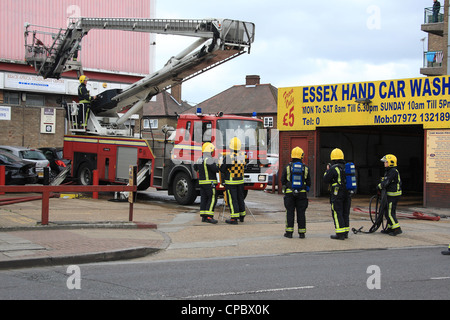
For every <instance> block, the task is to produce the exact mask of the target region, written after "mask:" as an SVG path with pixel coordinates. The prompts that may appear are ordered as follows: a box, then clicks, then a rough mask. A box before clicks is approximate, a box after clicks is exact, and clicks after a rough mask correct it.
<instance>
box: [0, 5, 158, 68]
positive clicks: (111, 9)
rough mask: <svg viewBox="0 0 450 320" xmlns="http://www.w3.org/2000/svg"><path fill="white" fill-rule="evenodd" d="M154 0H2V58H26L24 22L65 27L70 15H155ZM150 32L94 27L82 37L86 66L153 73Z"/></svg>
mask: <svg viewBox="0 0 450 320" xmlns="http://www.w3.org/2000/svg"><path fill="white" fill-rule="evenodd" d="M152 2H153V0H127V1H123V0H1V1H0V58H2V59H12V60H24V56H25V51H24V37H23V32H24V24H25V23H26V22H28V23H31V24H33V25H40V26H48V27H55V28H65V27H66V26H67V21H68V19H69V18H76V17H110V18H129V17H133V18H152V17H153V16H154V13H153V12H151V11H152V10H153V8H154V6H152ZM150 50H152V47H151V46H150V35H149V34H146V33H138V32H125V31H110V30H91V31H90V32H89V34H88V35H87V36H86V37H85V38H84V39H83V41H82V50H81V55H80V58H81V61H82V64H83V67H84V68H85V69H86V68H94V69H101V70H109V71H120V72H131V73H143V74H144V73H145V74H148V73H150V66H151V65H152V64H151V63H150V57H151V52H150Z"/></svg>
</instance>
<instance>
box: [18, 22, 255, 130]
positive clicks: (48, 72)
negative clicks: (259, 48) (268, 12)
mask: <svg viewBox="0 0 450 320" xmlns="http://www.w3.org/2000/svg"><path fill="white" fill-rule="evenodd" d="M33 28H34V29H33ZM93 29H101V30H122V31H133V32H148V33H156V34H167V35H180V36H188V37H196V38H198V39H197V40H196V41H195V42H194V43H193V44H192V45H190V46H188V47H187V48H186V49H184V50H183V51H182V52H180V53H179V54H178V55H176V56H173V57H172V58H170V59H169V61H168V62H167V63H166V64H165V66H164V67H163V68H162V69H161V70H159V71H156V72H154V73H153V74H150V75H148V76H146V77H145V78H143V79H141V80H139V81H137V82H135V83H134V84H132V85H130V86H129V87H127V88H125V89H123V90H117V89H113V90H114V91H113V92H109V93H108V94H107V92H104V93H105V94H104V96H108V97H109V98H108V99H106V100H107V101H106V102H105V101H103V102H102V103H100V104H97V105H96V104H95V103H93V104H92V105H91V116H89V120H88V124H87V127H86V128H83V129H80V128H77V127H76V126H71V129H70V130H71V131H72V132H73V133H76V132H79V131H88V132H89V133H90V134H98V135H109V136H129V135H130V128H127V127H126V126H124V124H125V123H126V121H127V120H128V119H129V118H130V117H131V116H132V115H133V114H136V113H138V112H139V110H140V109H141V108H142V107H143V106H144V104H145V103H146V102H148V101H150V100H151V98H152V97H153V96H155V95H157V94H158V93H160V92H162V91H165V90H167V89H169V88H171V87H172V86H174V85H177V84H180V83H182V82H184V81H187V80H189V79H191V78H193V77H195V76H197V75H199V74H202V73H204V72H206V71H208V70H210V69H212V68H214V67H216V66H218V65H221V64H223V63H225V62H227V61H229V60H231V59H233V58H236V57H238V56H240V55H241V54H243V53H246V52H248V53H250V48H251V44H252V42H253V41H254V37H255V26H254V24H253V23H251V22H243V21H237V20H230V19H200V20H191V19H189V20H186V19H135V18H78V19H74V20H72V21H71V22H70V23H69V25H68V27H67V29H52V28H46V27H39V26H35V25H31V24H29V23H26V24H25V32H24V36H25V51H26V54H25V60H26V62H27V63H28V64H29V65H31V66H33V67H34V68H35V70H36V72H37V74H38V75H40V76H42V77H44V78H56V79H59V78H60V77H61V75H62V73H64V72H66V71H71V70H75V71H77V72H78V73H79V74H82V73H83V71H82V66H81V63H80V61H78V60H77V59H74V57H76V56H77V54H78V51H79V50H80V48H81V41H82V39H83V38H84V37H85V36H86V35H87V34H88V32H89V31H90V30H93ZM100 97H102V95H101V94H100ZM125 109H127V110H128V111H126V113H125V114H124V115H123V116H121V117H119V116H118V113H119V112H121V111H123V110H125ZM77 110H78V108H77V107H76V105H75V104H69V105H68V113H69V114H70V115H71V116H72V117H74V116H76V114H77ZM69 122H70V119H69Z"/></svg>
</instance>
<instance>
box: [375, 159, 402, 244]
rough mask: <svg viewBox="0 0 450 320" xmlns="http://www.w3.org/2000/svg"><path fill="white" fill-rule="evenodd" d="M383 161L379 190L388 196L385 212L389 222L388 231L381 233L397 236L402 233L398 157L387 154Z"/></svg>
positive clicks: (400, 181) (400, 182)
mask: <svg viewBox="0 0 450 320" xmlns="http://www.w3.org/2000/svg"><path fill="white" fill-rule="evenodd" d="M381 161H382V162H384V168H385V171H384V177H383V178H381V182H380V183H379V184H378V186H377V187H378V189H379V190H382V189H385V190H386V196H387V208H386V210H385V212H384V214H385V217H386V220H387V229H386V230H383V231H381V232H382V233H387V234H389V235H390V236H396V235H398V234H401V233H402V229H401V228H400V224H399V223H398V220H397V214H396V212H397V203H398V200H399V198H400V196H401V195H402V180H401V178H400V173H399V172H398V169H397V157H396V156H394V155H393V154H387V155H385V156H384V157H383V158H381Z"/></svg>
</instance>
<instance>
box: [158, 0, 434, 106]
mask: <svg viewBox="0 0 450 320" xmlns="http://www.w3.org/2000/svg"><path fill="white" fill-rule="evenodd" d="M155 1H156V4H155V12H156V14H155V16H154V18H158V19H169V18H170V19H206V18H224V19H235V20H242V21H248V22H253V23H254V24H255V42H254V43H253V44H252V47H251V52H250V54H244V55H241V56H239V57H237V58H235V59H233V60H231V61H229V62H226V63H225V64H223V65H221V66H218V67H216V68H213V69H211V70H209V71H207V72H206V73H204V74H202V75H199V76H197V77H196V78H194V79H191V80H188V81H187V82H185V83H183V89H182V99H183V100H185V101H187V102H188V103H190V104H192V105H195V104H197V103H200V102H203V101H205V100H207V99H209V98H211V97H213V96H215V95H217V94H219V93H221V92H223V91H225V90H227V89H228V88H230V87H232V86H234V85H243V84H245V77H246V75H259V76H260V77H261V83H262V84H267V83H270V84H272V85H273V86H275V87H277V88H281V87H295V86H307V85H320V84H337V83H349V82H363V81H377V80H390V79H404V78H416V77H422V75H421V74H420V68H421V67H422V65H423V51H424V45H425V48H426V46H427V40H425V41H423V40H422V39H423V38H427V34H426V33H425V32H423V31H421V30H420V27H421V24H422V23H423V22H424V10H425V8H429V7H432V6H433V1H432V0H426V1H425V0H396V1H393V0H338V1H337V0H321V1H304V0H301V1H299V0H278V1H270V0H227V1H217V0H195V1H189V0H155ZM441 2H442V1H441ZM442 3H443V2H442ZM194 41H195V39H194V38H189V37H179V36H167V35H156V44H155V68H156V70H158V69H160V68H162V67H163V66H164V64H165V63H166V62H167V61H168V59H169V58H170V57H171V56H174V55H176V54H178V53H179V52H181V51H182V50H183V49H184V48H185V47H187V46H188V45H190V44H191V43H193V42H194ZM425 50H426V49H425Z"/></svg>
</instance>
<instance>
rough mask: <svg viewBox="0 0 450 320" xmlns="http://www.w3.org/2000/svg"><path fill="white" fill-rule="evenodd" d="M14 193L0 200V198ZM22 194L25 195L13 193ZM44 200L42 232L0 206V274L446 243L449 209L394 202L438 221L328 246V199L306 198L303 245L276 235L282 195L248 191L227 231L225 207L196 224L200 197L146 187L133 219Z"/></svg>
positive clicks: (34, 207) (82, 202)
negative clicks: (183, 201)
mask: <svg viewBox="0 0 450 320" xmlns="http://www.w3.org/2000/svg"><path fill="white" fill-rule="evenodd" d="M16 196H18V195H11V194H8V195H2V196H0V200H1V199H5V198H10V197H16ZM19 196H24V195H19ZM61 196H62V197H60V198H52V199H50V214H49V220H50V224H49V226H40V225H39V221H40V220H41V201H40V200H33V201H29V202H21V203H16V204H11V205H7V206H0V268H2V269H5V268H18V267H34V266H42V265H55V264H78V263H87V262H98V261H110V260H119V259H132V258H133V259H142V260H147V261H167V260H184V259H199V258H200V259H202V258H218V257H236V256H258V255H274V254H275V255H277V254H289V253H299V252H323V251H325V252H328V251H342V250H344V251H345V250H361V249H363V250H364V249H386V248H409V247H423V246H427V247H429V246H437V247H442V248H443V249H446V248H447V247H448V243H449V242H450V219H448V217H450V210H448V209H433V208H421V206H420V202H418V201H417V199H414V198H408V197H404V198H402V200H400V207H399V212H400V213H403V214H404V215H405V216H409V217H411V216H412V213H413V212H414V211H421V212H423V213H425V214H427V215H430V216H433V217H435V216H439V217H440V220H439V221H428V220H417V219H408V218H405V217H403V218H401V219H400V225H401V227H402V229H403V231H404V233H403V234H402V235H400V236H397V237H390V236H386V235H383V234H380V233H379V232H376V233H374V234H362V233H359V234H352V233H351V234H350V237H349V239H347V240H345V241H336V240H331V239H330V238H329V236H330V235H331V234H333V233H334V226H333V223H332V220H331V213H330V205H329V202H328V199H326V198H320V199H310V203H309V207H308V209H307V233H306V239H299V238H296V237H294V238H293V239H287V238H284V237H283V234H284V223H285V210H284V207H283V196H282V195H279V194H271V193H268V192H263V191H253V192H250V193H249V196H248V197H247V200H246V204H247V206H248V209H249V210H248V212H247V217H246V220H245V222H244V223H240V224H239V225H228V224H226V223H225V221H224V220H225V219H227V218H228V217H229V210H228V208H224V206H223V201H222V200H219V202H218V205H217V206H216V210H215V212H216V215H215V217H216V219H218V220H219V223H218V224H216V225H210V224H206V223H202V222H201V220H200V217H199V215H198V205H199V199H198V200H197V202H196V203H195V204H194V205H191V206H181V205H178V204H177V203H176V202H175V200H174V199H173V198H172V197H168V196H167V195H166V193H164V192H157V191H156V190H154V189H148V190H147V191H145V192H141V193H140V194H139V196H138V200H137V202H136V203H135V204H134V210H133V221H132V222H129V221H128V213H129V212H128V208H129V204H128V203H127V202H117V201H110V200H111V199H112V197H113V196H112V195H110V194H102V195H101V196H100V199H99V200H93V199H92V198H90V196H87V197H84V198H83V197H79V198H72V197H69V196H67V195H61ZM368 202H369V200H368V198H367V197H362V196H361V197H360V196H357V197H355V198H354V199H353V206H352V209H355V208H360V209H361V210H359V211H352V213H351V226H350V227H355V228H357V229H359V227H361V226H364V229H363V230H369V228H370V226H371V225H372V224H371V222H370V219H369V215H368V213H367V210H368Z"/></svg>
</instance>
